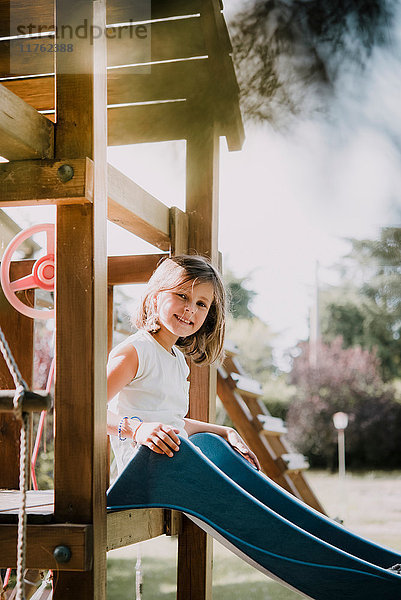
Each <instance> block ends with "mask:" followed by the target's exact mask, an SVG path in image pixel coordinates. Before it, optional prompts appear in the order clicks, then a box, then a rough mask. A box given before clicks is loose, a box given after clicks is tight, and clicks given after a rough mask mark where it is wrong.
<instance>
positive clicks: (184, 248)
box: [170, 206, 188, 255]
mask: <svg viewBox="0 0 401 600" xmlns="http://www.w3.org/2000/svg"><path fill="white" fill-rule="evenodd" d="M170 239H171V254H172V255H174V254H186V253H187V252H188V215H187V213H185V212H183V211H182V210H180V209H179V208H177V207H176V206H172V207H171V208H170Z"/></svg>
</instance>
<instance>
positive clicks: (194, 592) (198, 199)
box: [177, 123, 219, 600]
mask: <svg viewBox="0 0 401 600" xmlns="http://www.w3.org/2000/svg"><path fill="white" fill-rule="evenodd" d="M218 163H219V138H218V136H217V134H216V131H215V128H214V125H213V123H200V125H199V126H198V128H197V129H196V130H195V131H194V132H193V135H192V137H191V138H189V139H188V140H187V214H188V217H189V234H188V239H189V244H188V245H189V251H190V252H191V251H196V252H198V253H200V254H205V255H207V256H209V257H210V258H211V260H212V262H213V264H214V265H216V266H217V264H218V247H217V232H218ZM215 402H216V370H215V368H213V367H196V366H192V367H191V388H190V410H189V417H192V418H194V419H200V420H202V421H213V420H214V417H215ZM212 552H213V547H212V539H211V538H210V537H209V536H207V535H206V533H205V532H204V531H202V530H201V529H199V528H198V527H197V526H196V525H194V523H192V521H190V520H189V519H187V518H184V519H183V527H182V533H181V535H179V538H178V587H177V598H178V600H209V599H210V598H211V597H212Z"/></svg>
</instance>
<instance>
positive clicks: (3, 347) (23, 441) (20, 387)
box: [0, 327, 30, 600]
mask: <svg viewBox="0 0 401 600" xmlns="http://www.w3.org/2000/svg"><path fill="white" fill-rule="evenodd" d="M0 351H1V353H2V355H3V358H4V360H5V361H6V364H7V367H8V369H9V371H10V374H11V376H12V378H13V380H14V384H15V394H14V402H13V404H14V414H15V418H16V419H18V420H19V421H21V433H20V464H19V489H20V492H21V503H20V506H19V510H18V541H17V584H16V592H17V594H16V600H24V598H25V595H24V573H25V556H26V489H27V481H28V459H29V455H28V438H29V424H30V419H29V415H28V414H27V413H24V412H22V400H23V397H24V394H25V391H26V390H27V389H28V386H27V384H26V382H25V381H24V379H23V378H22V375H21V373H20V371H19V369H18V366H17V363H16V362H15V360H14V357H13V355H12V353H11V350H10V348H9V346H8V344H7V340H6V338H5V336H4V333H3V331H2V329H1V327H0Z"/></svg>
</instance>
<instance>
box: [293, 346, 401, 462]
mask: <svg viewBox="0 0 401 600" xmlns="http://www.w3.org/2000/svg"><path fill="white" fill-rule="evenodd" d="M299 349H300V354H299V356H297V357H296V358H295V359H294V366H293V370H292V373H291V378H292V383H294V384H295V385H296V388H297V392H296V397H295V399H294V401H293V402H292V403H291V406H290V409H289V411H288V414H287V424H288V427H289V438H290V440H291V442H292V443H293V444H294V445H295V447H296V448H297V449H298V450H299V451H300V452H302V453H303V454H305V455H306V456H307V457H308V459H309V461H310V464H311V465H312V466H319V467H331V468H336V465H337V433H336V430H335V429H334V425H333V420H332V419H333V414H334V413H336V412H338V411H343V412H346V413H347V414H348V415H349V425H348V428H347V430H346V458H347V464H348V466H350V467H356V468H359V467H364V468H379V467H380V468H397V467H401V453H400V449H401V404H399V403H398V402H397V400H396V398H395V392H394V388H393V387H392V386H391V385H390V384H385V383H383V381H382V379H381V378H380V376H379V374H378V373H379V371H378V369H379V361H378V358H377V356H376V354H375V353H374V352H369V351H368V350H363V349H362V348H360V347H359V346H356V347H353V348H346V349H344V348H343V347H342V338H341V337H339V338H336V339H335V340H334V341H333V342H332V343H331V344H323V343H320V344H319V345H318V348H317V349H316V357H317V358H316V360H315V363H314V361H313V360H312V361H311V357H310V347H309V344H308V343H306V342H305V343H302V344H300V346H299Z"/></svg>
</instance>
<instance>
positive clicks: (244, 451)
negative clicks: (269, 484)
mask: <svg viewBox="0 0 401 600" xmlns="http://www.w3.org/2000/svg"><path fill="white" fill-rule="evenodd" d="M226 440H227V442H228V443H229V444H230V446H232V447H233V448H234V450H236V451H237V452H239V453H240V454H241V456H243V457H244V458H246V460H247V461H248V462H250V463H251V465H252V466H254V467H256V468H257V469H258V471H260V463H259V461H258V457H257V456H256V454H254V453H253V452H252V450H250V449H249V448H248V446H247V445H246V444H245V442H244V440H243V439H242V437H241V436H240V434H239V433H238V432H237V431H235V429H232V428H231V427H227V437H226Z"/></svg>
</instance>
